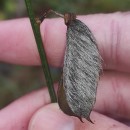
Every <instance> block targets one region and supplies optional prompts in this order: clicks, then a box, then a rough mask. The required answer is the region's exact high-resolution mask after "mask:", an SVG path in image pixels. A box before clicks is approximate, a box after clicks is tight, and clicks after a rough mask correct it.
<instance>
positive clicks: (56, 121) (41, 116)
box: [29, 104, 129, 130]
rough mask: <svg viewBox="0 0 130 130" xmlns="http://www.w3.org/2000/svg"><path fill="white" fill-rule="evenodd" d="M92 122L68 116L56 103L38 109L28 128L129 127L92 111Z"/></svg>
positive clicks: (104, 129) (100, 129)
mask: <svg viewBox="0 0 130 130" xmlns="http://www.w3.org/2000/svg"><path fill="white" fill-rule="evenodd" d="M91 119H92V120H93V121H94V124H91V123H90V122H88V121H86V120H84V123H82V122H81V121H80V120H79V119H78V118H75V117H70V116H67V115H65V114H63V112H61V110H60V109H59V108H58V106H57V104H51V105H47V106H45V107H43V108H41V109H39V110H38V111H37V112H36V113H35V114H34V115H33V117H32V119H31V121H30V124H29V130H54V129H56V130H95V129H96V130H108V129H113V130H128V129H129V127H128V126H126V125H124V124H122V123H119V122H117V121H115V120H113V119H111V118H108V117H106V116H103V115H101V114H98V113H96V112H92V114H91Z"/></svg>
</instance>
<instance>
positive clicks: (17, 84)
mask: <svg viewBox="0 0 130 130" xmlns="http://www.w3.org/2000/svg"><path fill="white" fill-rule="evenodd" d="M32 4H33V8H34V12H35V14H36V16H39V15H40V14H41V12H42V11H43V10H44V9H46V8H48V7H50V8H52V9H54V10H56V11H58V12H61V13H65V12H67V11H68V12H74V13H76V14H90V13H110V12H115V11H128V10H130V0H50V1H49V0H32ZM21 17H27V11H26V7H25V3H24V0H0V20H6V19H13V18H21ZM1 44H4V43H1ZM51 74H52V77H53V81H54V82H56V81H58V80H59V78H60V70H59V69H56V68H53V67H51ZM45 85H46V83H45V79H44V75H43V71H42V69H41V67H40V66H35V67H26V66H18V65H12V64H7V63H3V62H0V109H1V108H3V107H5V106H6V105H8V104H9V103H10V102H12V101H13V100H15V99H17V98H18V97H20V96H22V95H24V94H26V93H28V92H30V91H32V90H34V89H39V88H42V87H43V86H45Z"/></svg>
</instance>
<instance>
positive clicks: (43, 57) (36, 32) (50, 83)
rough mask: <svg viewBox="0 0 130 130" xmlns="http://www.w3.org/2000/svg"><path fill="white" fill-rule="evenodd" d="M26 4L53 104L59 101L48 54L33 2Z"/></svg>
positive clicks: (28, 1)
mask: <svg viewBox="0 0 130 130" xmlns="http://www.w3.org/2000/svg"><path fill="white" fill-rule="evenodd" d="M25 3H26V8H27V11H28V15H29V18H30V22H31V25H32V29H33V33H34V36H35V40H36V43H37V48H38V51H39V55H40V58H41V63H42V68H43V71H44V74H45V78H46V82H47V86H48V90H49V94H50V98H51V102H56V101H57V99H56V94H55V91H54V87H53V81H52V78H51V73H50V69H49V66H48V62H47V58H46V54H45V51H44V47H43V43H42V39H41V34H40V26H39V25H38V24H37V23H36V21H35V17H34V13H33V10H32V5H31V0H25Z"/></svg>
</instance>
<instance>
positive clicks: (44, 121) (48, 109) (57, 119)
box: [29, 103, 75, 130]
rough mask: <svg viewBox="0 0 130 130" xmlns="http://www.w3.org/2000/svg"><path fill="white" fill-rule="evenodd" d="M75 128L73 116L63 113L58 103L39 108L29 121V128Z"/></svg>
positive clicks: (51, 129)
mask: <svg viewBox="0 0 130 130" xmlns="http://www.w3.org/2000/svg"><path fill="white" fill-rule="evenodd" d="M41 129H42V130H54V129H56V130H75V125H74V120H73V118H71V117H69V116H67V115H65V114H63V113H62V112H61V111H60V109H59V107H58V106H57V104H56V103H55V104H50V105H47V106H45V107H43V108H41V109H40V110H38V111H37V112H36V113H35V115H34V116H33V117H32V119H31V121H30V123H29V130H41Z"/></svg>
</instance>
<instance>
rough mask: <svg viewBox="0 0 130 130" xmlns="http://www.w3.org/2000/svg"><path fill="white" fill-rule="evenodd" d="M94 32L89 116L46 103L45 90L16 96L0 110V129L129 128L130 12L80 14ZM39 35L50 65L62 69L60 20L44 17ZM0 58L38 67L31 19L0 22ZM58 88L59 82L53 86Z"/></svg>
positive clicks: (47, 96) (75, 129)
mask: <svg viewBox="0 0 130 130" xmlns="http://www.w3.org/2000/svg"><path fill="white" fill-rule="evenodd" d="M78 19H80V20H81V21H83V22H84V23H85V24H86V25H87V26H88V27H89V28H90V29H91V30H92V32H93V34H94V36H95V38H96V40H97V44H98V48H99V51H100V54H101V56H102V58H103V69H104V70H103V74H102V76H101V78H100V81H99V85H98V91H97V100H96V104H95V106H94V110H93V111H92V113H91V115H90V118H91V119H92V121H93V122H94V124H91V123H90V122H88V121H86V120H83V121H84V123H82V122H80V120H79V119H77V118H75V117H70V116H67V115H65V114H64V113H63V112H62V111H61V110H60V109H59V107H58V105H57V103H55V104H52V103H51V104H50V98H49V94H48V91H47V88H45V89H42V90H37V91H34V92H31V93H30V94H27V95H25V96H23V97H22V98H20V99H17V100H16V101H14V102H13V103H11V104H9V105H8V106H7V107H5V108H3V109H2V110H0V130H27V129H28V130H41V129H42V130H53V129H54V128H55V129H56V130H95V129H96V130H129V129H130V126H129V125H126V122H127V121H129V122H130V103H129V102H130V80H129V79H130V60H129V59H130V12H126V13H119V12H118V13H113V14H95V15H87V16H79V17H78ZM41 35H42V39H43V42H44V47H45V51H46V54H47V59H48V61H49V64H50V65H53V66H55V67H61V66H62V64H63V57H64V51H65V44H66V36H65V35H66V26H65V25H64V21H63V19H61V18H59V19H46V20H45V21H44V22H43V23H42V24H41ZM0 60H1V61H4V62H8V63H13V64H21V65H29V66H31V65H40V59H39V55H38V51H37V48H36V44H35V39H34V36H33V33H32V29H31V26H30V22H29V19H27V18H24V19H17V20H8V21H0ZM55 87H56V88H57V84H55Z"/></svg>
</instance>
